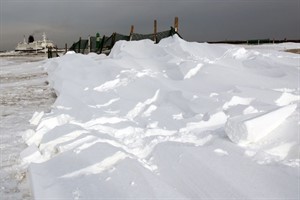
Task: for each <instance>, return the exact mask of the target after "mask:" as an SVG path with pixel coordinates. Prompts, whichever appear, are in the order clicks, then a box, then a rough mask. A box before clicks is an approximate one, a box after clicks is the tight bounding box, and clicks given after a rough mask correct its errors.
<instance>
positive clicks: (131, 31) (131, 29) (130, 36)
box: [129, 25, 134, 41]
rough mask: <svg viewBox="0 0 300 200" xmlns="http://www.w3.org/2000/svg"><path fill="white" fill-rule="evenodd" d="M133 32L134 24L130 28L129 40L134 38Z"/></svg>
mask: <svg viewBox="0 0 300 200" xmlns="http://www.w3.org/2000/svg"><path fill="white" fill-rule="evenodd" d="M133 32H134V26H133V25H131V28H130V34H129V41H131V40H132V34H133Z"/></svg>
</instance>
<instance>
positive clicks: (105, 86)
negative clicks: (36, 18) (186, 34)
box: [23, 36, 299, 199]
mask: <svg viewBox="0 0 300 200" xmlns="http://www.w3.org/2000/svg"><path fill="white" fill-rule="evenodd" d="M268 52H269V54H268V55H266V54H265V53H263V52H261V50H259V49H257V50H253V49H246V48H243V47H239V46H234V45H224V44H219V45H212V44H205V43H204V44H200V43H191V42H186V41H184V40H182V39H180V38H179V37H177V36H174V37H170V38H166V39H164V40H162V41H160V43H159V44H153V43H152V42H151V41H150V40H143V41H132V42H127V41H119V42H117V43H116V45H115V46H114V48H113V49H112V52H111V54H110V55H109V56H105V55H96V54H89V55H80V54H66V55H64V56H62V57H60V58H55V59H51V60H49V61H48V62H47V63H46V64H45V65H44V66H43V67H44V68H45V69H46V70H47V72H48V74H49V83H50V84H51V86H52V87H53V88H54V89H55V91H56V93H57V95H58V97H57V100H56V102H55V103H54V105H53V108H52V111H51V112H50V113H36V114H35V116H34V117H33V118H32V120H31V123H32V124H37V127H36V130H35V132H34V133H32V131H28V132H27V134H25V136H24V139H25V140H26V142H27V144H28V145H31V146H30V147H29V149H28V150H27V151H25V152H24V153H23V158H24V159H25V160H26V162H31V164H30V166H29V172H30V177H31V180H32V187H33V194H34V196H35V198H36V199H42V198H46V197H47V198H74V199H76V198H98V197H99V196H101V197H103V198H181V199H188V198H203V199H205V198H220V197H222V198H244V197H249V198H294V197H295V196H297V195H296V191H297V178H295V177H296V176H295V173H296V171H297V170H295V169H294V168H292V167H291V168H286V169H285V170H282V169H280V167H278V166H274V167H271V168H268V166H260V165H258V164H257V163H259V164H265V163H270V162H279V163H281V164H285V165H288V166H294V167H295V166H298V163H299V160H297V159H298V158H297V154H296V153H295V152H296V151H297V148H296V146H297V145H299V142H296V143H292V142H291V141H293V142H294V141H296V138H297V126H298V125H297V123H298V122H297V117H298V116H299V110H297V109H296V104H297V103H299V100H297V99H296V97H297V96H298V95H299V86H298V76H297V70H298V69H297V67H298V65H297V62H298V60H299V57H297V56H298V55H296V54H289V53H285V52H278V51H276V50H272V49H269V51H268ZM283 88H285V90H284V91H283V90H281V89H283ZM291 102H293V103H294V105H291V106H287V107H283V108H279V107H278V106H279V105H288V104H289V103H291ZM274 109H275V110H274ZM270 110H274V111H272V112H269V111H270ZM295 110H296V111H295ZM292 112H293V113H292ZM249 113H252V114H253V115H254V116H255V118H253V119H250V118H249V116H250V115H248V114H249ZM262 114H263V115H262ZM241 115H242V116H241ZM260 115H261V116H260ZM289 115H290V117H288V116H289ZM251 116H252V115H251ZM227 121H228V122H227ZM226 122H227V125H226V126H225V123H226ZM273 122H274V125H272V123H273ZM266 123H268V125H265V124H266ZM275 125H276V126H275ZM286 127H288V128H287V129H286ZM263 129H264V130H263ZM224 130H226V132H227V134H228V136H229V138H231V139H232V140H233V141H235V142H240V141H242V140H243V141H244V140H247V141H248V140H249V141H251V142H255V141H258V140H259V139H260V138H261V137H262V136H266V137H264V140H265V141H266V144H267V145H264V144H259V143H257V144H256V146H255V147H253V146H251V145H250V146H246V147H243V148H242V147H237V146H236V145H235V144H234V143H232V142H230V140H229V139H228V137H225V135H226V133H225V131H224ZM258 131H259V132H260V131H262V132H263V134H260V133H259V132H258ZM286 132H288V133H289V134H286ZM267 133H268V135H267ZM278 141H281V143H279V142H278ZM286 144H289V145H286ZM35 145H36V146H35ZM276 147H278V148H276ZM282 147H284V148H282ZM244 148H246V149H244ZM280 149H285V153H284V154H278V150H279V151H280ZM288 150H290V151H288ZM244 151H247V153H245V155H244ZM287 152H288V153H287ZM220 155H222V156H220ZM249 155H251V156H249ZM278 155H280V159H277V157H278ZM273 158H274V159H273ZM275 158H276V159H275ZM238 163H241V166H240V165H237V164H238ZM193 166H195V167H193ZM232 166H237V167H238V168H236V167H232ZM223 167H224V168H226V170H224V169H223ZM281 170H282V171H281ZM251 171H256V172H257V173H256V174H251V173H250V172H251ZM244 172H247V173H244ZM248 172H249V173H250V174H249V173H248ZM230 174H231V175H230ZM235 174H237V175H235ZM250 176H251V179H247V177H250ZM274 180H275V181H274ZM279 180H283V182H284V183H283V184H281V183H282V182H279ZM285 183H288V184H285ZM253 185H259V187H256V189H255V190H252V189H251V188H252V186H253ZM288 186H289V187H288ZM249 188H250V189H249ZM274 191H275V192H274Z"/></svg>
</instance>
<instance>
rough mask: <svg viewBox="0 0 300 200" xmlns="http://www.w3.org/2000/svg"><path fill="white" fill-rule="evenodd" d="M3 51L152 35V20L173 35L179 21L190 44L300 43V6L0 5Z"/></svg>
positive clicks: (249, 0)
mask: <svg viewBox="0 0 300 200" xmlns="http://www.w3.org/2000/svg"><path fill="white" fill-rule="evenodd" d="M0 3H1V6H0V9H1V14H0V20H1V27H0V33H1V37H0V43H1V50H4V49H14V47H15V45H16V44H17V42H19V41H21V40H22V39H23V35H26V36H28V35H29V34H32V33H35V34H36V37H37V38H38V37H41V35H39V33H41V32H43V31H45V32H46V33H47V35H48V37H49V38H50V39H52V40H54V41H55V42H56V43H57V44H58V46H60V47H63V46H64V43H68V44H69V45H70V44H71V43H72V42H74V41H76V40H78V38H79V37H80V36H81V37H88V35H94V34H95V33H96V32H100V33H101V34H102V35H103V34H105V35H110V34H111V33H112V32H119V33H123V34H128V33H129V30H130V26H131V25H135V31H136V32H140V33H149V32H152V29H153V20H154V19H157V20H158V28H159V30H166V29H169V27H170V26H172V25H173V20H174V17H175V16H178V17H179V20H180V24H179V25H180V27H179V32H180V33H181V35H182V36H183V37H184V38H185V39H186V40H190V41H212V40H225V39H254V38H276V39H283V38H290V39H299V38H300V27H299V24H300V15H299V10H300V1H299V0H106V1H101V0H99V1H96V0H94V1H90V0H87V1H82V0H81V1H79V0H72V1H71V0H62V1H58V0H22V1H21V0H0Z"/></svg>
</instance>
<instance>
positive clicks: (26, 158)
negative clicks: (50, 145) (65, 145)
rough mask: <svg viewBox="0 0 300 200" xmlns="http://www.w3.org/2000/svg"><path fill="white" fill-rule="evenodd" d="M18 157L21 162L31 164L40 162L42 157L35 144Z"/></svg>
mask: <svg viewBox="0 0 300 200" xmlns="http://www.w3.org/2000/svg"><path fill="white" fill-rule="evenodd" d="M20 157H21V159H22V161H23V162H26V163H31V162H36V161H38V160H40V158H41V157H42V155H41V152H40V150H39V148H38V147H37V146H36V145H35V144H32V145H30V146H29V147H27V148H26V149H25V150H23V151H22V152H21V154H20Z"/></svg>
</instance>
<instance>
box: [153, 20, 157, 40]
mask: <svg viewBox="0 0 300 200" xmlns="http://www.w3.org/2000/svg"><path fill="white" fill-rule="evenodd" d="M153 40H154V43H157V21H156V20H154V37H153Z"/></svg>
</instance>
